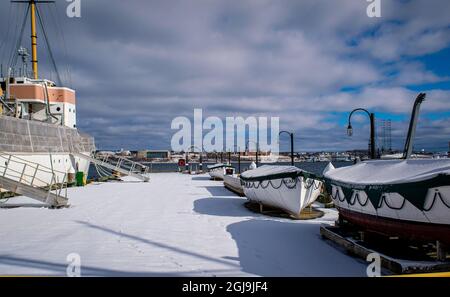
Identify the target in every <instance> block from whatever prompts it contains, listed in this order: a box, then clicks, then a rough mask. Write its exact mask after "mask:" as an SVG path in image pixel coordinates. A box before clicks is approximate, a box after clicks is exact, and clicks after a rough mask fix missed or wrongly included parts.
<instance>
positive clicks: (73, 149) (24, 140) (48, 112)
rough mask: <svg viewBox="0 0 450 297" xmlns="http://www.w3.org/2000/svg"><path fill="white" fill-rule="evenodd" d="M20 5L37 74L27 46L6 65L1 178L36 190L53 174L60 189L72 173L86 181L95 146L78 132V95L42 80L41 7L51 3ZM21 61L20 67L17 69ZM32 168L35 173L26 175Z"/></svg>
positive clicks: (0, 91) (0, 92)
mask: <svg viewBox="0 0 450 297" xmlns="http://www.w3.org/2000/svg"><path fill="white" fill-rule="evenodd" d="M16 2H17V1H16ZM19 2H21V3H23V4H25V5H21V7H22V8H23V7H26V14H25V20H26V19H27V18H28V17H29V18H30V23H31V61H30V62H31V65H32V72H29V71H28V63H29V61H28V58H29V57H30V55H29V54H28V50H27V49H26V48H24V47H22V46H20V47H19V48H14V51H15V54H14V57H15V61H13V63H12V64H3V65H8V69H7V71H6V75H4V76H3V77H1V78H0V86H1V88H0V176H3V177H4V178H10V179H15V180H16V181H17V182H19V183H24V182H31V185H32V186H34V184H33V182H35V181H36V180H40V179H42V180H43V181H45V180H46V179H47V178H48V177H45V176H44V175H45V174H44V173H48V172H49V171H51V172H53V173H54V175H55V178H56V183H64V182H66V181H67V176H68V174H69V173H76V172H80V171H81V172H84V174H85V175H86V176H87V174H88V170H89V164H90V161H89V159H88V158H84V157H83V156H87V157H89V156H91V155H92V153H93V152H94V151H95V145H94V139H93V138H92V137H90V136H89V135H86V134H82V133H80V132H79V131H78V130H77V114H76V112H77V108H76V94H75V90H73V89H71V88H68V87H65V86H62V84H61V83H59V84H57V83H55V82H53V81H51V80H48V79H45V78H41V77H39V75H38V57H37V26H36V24H37V21H36V20H37V19H38V20H39V24H40V25H41V29H42V30H43V31H44V30H45V29H44V26H43V24H42V20H41V16H40V15H39V6H40V5H41V4H45V3H47V2H48V1H47V2H46V1H43V2H41V1H38V0H29V1H19ZM38 5H39V6H38ZM37 16H38V18H37ZM25 20H24V22H23V26H24V25H25V24H26V21H25ZM22 31H23V30H22ZM43 35H44V36H45V40H46V42H47V48H48V49H49V51H50V45H49V44H48V40H47V36H46V35H45V34H43ZM50 56H51V58H52V60H53V56H52V55H50ZM19 58H21V62H22V64H21V67H20V68H19V69H15V68H13V67H15V66H14V65H17V64H18V60H19ZM53 64H54V65H56V64H55V63H54V60H53ZM55 68H56V66H55ZM2 70H3V69H2ZM56 70H57V69H56ZM2 73H4V72H3V71H2ZM58 78H59V75H58ZM58 80H60V79H58ZM80 156H81V157H80ZM30 168H34V170H35V173H33V172H27V170H28V171H30V170H31V169H30ZM27 179H28V180H27ZM4 184H6V182H4ZM3 187H5V186H4V185H3ZM0 188H2V185H1V184H0ZM7 190H11V189H7Z"/></svg>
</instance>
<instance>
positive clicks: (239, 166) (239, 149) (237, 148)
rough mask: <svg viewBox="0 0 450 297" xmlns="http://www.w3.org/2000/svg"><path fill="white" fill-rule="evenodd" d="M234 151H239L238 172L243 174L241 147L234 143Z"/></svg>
mask: <svg viewBox="0 0 450 297" xmlns="http://www.w3.org/2000/svg"><path fill="white" fill-rule="evenodd" d="M234 151H235V152H236V151H237V152H238V173H239V174H241V148H240V147H238V146H237V145H234Z"/></svg>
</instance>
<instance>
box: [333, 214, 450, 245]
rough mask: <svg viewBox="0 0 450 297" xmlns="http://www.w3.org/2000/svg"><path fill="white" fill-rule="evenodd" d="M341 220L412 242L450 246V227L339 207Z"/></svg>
mask: <svg viewBox="0 0 450 297" xmlns="http://www.w3.org/2000/svg"><path fill="white" fill-rule="evenodd" d="M338 210H339V217H340V219H344V220H346V221H348V222H350V223H352V224H354V225H357V226H359V227H361V228H363V229H365V230H369V231H373V232H376V233H379V234H383V235H385V236H390V237H399V238H402V239H407V240H411V241H423V242H430V241H434V240H440V241H441V242H442V243H445V244H447V245H450V225H445V224H432V223H425V222H414V221H407V220H398V219H392V218H387V217H379V216H374V215H369V214H365V213H361V212H357V211H352V210H349V209H345V208H342V207H338Z"/></svg>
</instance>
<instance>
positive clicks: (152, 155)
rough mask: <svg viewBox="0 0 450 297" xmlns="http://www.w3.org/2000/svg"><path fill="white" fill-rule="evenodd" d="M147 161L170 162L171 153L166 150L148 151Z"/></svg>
mask: <svg viewBox="0 0 450 297" xmlns="http://www.w3.org/2000/svg"><path fill="white" fill-rule="evenodd" d="M146 158H147V159H161V160H168V159H170V151H165V150H148V151H147V154H146Z"/></svg>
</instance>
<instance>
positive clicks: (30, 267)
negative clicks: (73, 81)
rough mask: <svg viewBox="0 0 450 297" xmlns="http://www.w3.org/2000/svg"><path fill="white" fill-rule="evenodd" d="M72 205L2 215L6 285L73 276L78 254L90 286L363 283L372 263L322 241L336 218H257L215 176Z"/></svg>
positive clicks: (135, 186) (162, 182)
mask: <svg viewBox="0 0 450 297" xmlns="http://www.w3.org/2000/svg"><path fill="white" fill-rule="evenodd" d="M69 198H70V200H69V201H70V204H71V207H70V208H67V209H57V210H55V209H47V208H41V207H39V205H38V204H37V203H35V202H34V201H33V200H31V199H28V198H26V197H20V198H14V199H11V200H10V201H9V202H7V204H13V203H14V204H16V203H27V204H26V205H25V206H23V207H20V208H11V209H0V225H1V226H2V227H1V228H0V239H1V240H0V275H65V274H66V267H67V265H68V262H67V261H66V257H67V256H68V255H69V254H71V253H77V254H79V255H80V257H81V275H82V276H88V275H95V276H246V275H248V276H255V275H256V276H354V275H356V276H358V275H359V276H365V271H366V267H367V263H365V262H363V261H360V260H358V259H356V258H352V257H350V256H347V255H345V254H344V253H342V252H341V251H339V250H338V249H336V248H335V247H333V246H332V245H330V243H328V242H326V241H324V240H322V239H321V238H320V234H319V226H320V224H323V223H325V224H331V223H332V222H333V221H334V220H335V219H336V217H337V214H336V212H335V211H333V210H327V209H325V210H324V211H325V212H326V215H325V216H324V217H322V218H320V219H316V220H312V221H292V220H287V219H281V218H273V217H267V216H264V215H260V214H255V213H252V212H250V211H249V210H247V209H246V208H245V207H244V206H243V203H244V202H245V199H243V198H240V197H237V196H236V195H234V194H232V193H231V192H229V191H228V190H227V189H225V188H224V187H223V183H222V182H218V181H210V180H209V176H208V175H201V176H190V175H182V174H178V173H160V174H153V175H152V176H151V180H150V182H148V183H141V182H135V181H131V180H128V181H124V182H110V183H104V184H94V185H89V186H87V187H84V188H71V189H69Z"/></svg>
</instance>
